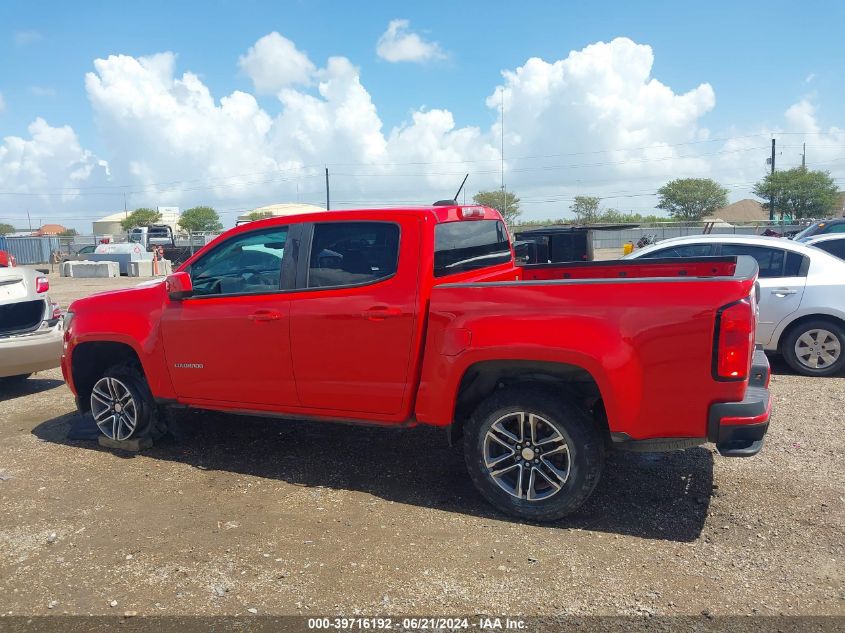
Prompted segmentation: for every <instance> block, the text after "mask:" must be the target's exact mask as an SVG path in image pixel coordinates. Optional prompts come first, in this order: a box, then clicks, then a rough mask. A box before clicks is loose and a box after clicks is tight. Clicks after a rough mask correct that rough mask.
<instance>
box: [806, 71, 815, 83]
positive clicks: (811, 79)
mask: <svg viewBox="0 0 845 633" xmlns="http://www.w3.org/2000/svg"><path fill="white" fill-rule="evenodd" d="M815 78H816V73H810V74H809V75H807V76H806V77H805V78H804V83H810V82H811V81H813V79H815Z"/></svg>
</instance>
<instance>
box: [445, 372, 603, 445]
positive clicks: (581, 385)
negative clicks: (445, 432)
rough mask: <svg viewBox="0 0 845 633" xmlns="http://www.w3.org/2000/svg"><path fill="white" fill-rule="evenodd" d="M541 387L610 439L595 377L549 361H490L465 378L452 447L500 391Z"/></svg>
mask: <svg viewBox="0 0 845 633" xmlns="http://www.w3.org/2000/svg"><path fill="white" fill-rule="evenodd" d="M519 385H525V386H526V387H528V386H539V387H542V388H544V389H545V390H546V391H548V392H550V393H552V394H553V395H555V396H557V397H563V398H564V399H566V400H567V402H569V403H570V404H572V405H574V406H576V407H578V408H579V409H581V410H582V411H584V412H585V413H586V414H587V415H589V416H590V418H591V419H592V420H593V421H594V422H595V424H596V426H597V428H598V429H599V431H600V432H601V433H603V434H604V435H605V436H606V437H607V438H609V430H608V424H607V414H606V412H605V409H604V403H603V401H602V396H601V391H600V389H599V386H598V383H597V382H596V380H595V378H593V376H592V374H591V373H590V372H589V371H587V370H586V369H584V368H583V367H579V366H577V365H571V364H568V363H554V362H545V361H522V360H508V361H487V362H482V363H476V364H475V365H472V366H470V367H469V368H468V369H467V370H466V371H465V372H464V375H463V377H462V378H461V383H460V385H459V387H458V395H457V398H456V400H455V411H454V413H453V417H452V424H451V426H450V427H449V439H450V442H451V443H455V441H456V440H457V439H458V438H459V437H461V435H462V434H463V426H464V423H465V422H466V420H468V419H469V417H470V416H471V415H472V413H473V411H475V409H476V408H478V406H479V405H480V404H481V402H482V401H483V400H485V399H487V398H488V397H490V396H491V395H492V394H493V393H495V392H496V391H498V390H499V389H504V388H506V387H513V386H519Z"/></svg>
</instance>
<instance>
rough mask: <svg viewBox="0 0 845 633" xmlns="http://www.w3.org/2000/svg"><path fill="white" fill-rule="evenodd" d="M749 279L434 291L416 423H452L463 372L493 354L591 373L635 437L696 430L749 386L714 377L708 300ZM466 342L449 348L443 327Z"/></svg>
mask: <svg viewBox="0 0 845 633" xmlns="http://www.w3.org/2000/svg"><path fill="white" fill-rule="evenodd" d="M752 289H753V279H752V280H739V279H727V280H719V281H717V280H713V279H709V280H707V279H701V280H690V279H671V280H666V279H664V280H630V281H619V280H593V281H574V280H573V281H552V282H548V281H547V282H519V283H512V282H511V283H508V282H504V283H483V284H474V285H443V286H437V287H435V288H434V289H433V290H432V294H431V303H430V314H429V331H428V337H427V340H426V348H425V354H424V364H423V370H422V377H421V383H420V389H419V396H418V400H417V404H416V416H417V419H418V420H419V421H420V422H424V423H428V424H435V425H446V424H449V423H451V421H452V417H453V412H454V406H455V399H456V394H457V391H458V387H459V385H460V381H461V378H462V377H463V375H464V373H465V372H466V371H467V369H468V368H469V367H470V366H472V365H473V364H475V363H479V362H484V361H492V360H529V361H530V360H533V361H546V362H561V363H567V364H572V365H576V366H578V367H581V368H583V369H585V370H587V371H588V372H589V373H590V374H591V375H592V376H593V378H594V379H595V381H596V383H597V384H598V386H599V389H600V391H601V394H602V398H603V400H604V405H605V408H606V410H607V415H608V420H609V425H610V429H611V431H613V432H624V433H627V434H628V435H629V436H631V437H632V438H634V439H646V438H653V437H704V436H705V435H706V422H707V411H708V408H709V406H710V404H712V403H713V402H719V401H733V400H739V399H741V398H742V396H743V395H744V392H745V388H746V384H745V383H744V382H741V383H736V382H734V383H728V382H718V381H716V380H714V379H713V377H712V375H711V363H712V357H713V338H714V324H715V314H716V310H717V309H718V308H719V307H720V306H723V305H725V304H728V303H731V302H733V301H736V300H738V299H740V298H742V297H745V296H747V295H748V294H749V293H750V292H751V291H752ZM459 328H463V329H465V330H468V331H469V332H470V333H471V334H470V338H471V342H470V344H469V346H468V348H467V349H465V350H464V351H462V352H460V353H457V354H454V355H449V354H453V353H454V350H452V349H449V347H450V341H451V340H453V339H454V337H453V336H452V334H451V333H450V331H453V330H455V329H459Z"/></svg>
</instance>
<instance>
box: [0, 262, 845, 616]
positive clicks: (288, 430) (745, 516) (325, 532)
mask: <svg viewBox="0 0 845 633" xmlns="http://www.w3.org/2000/svg"><path fill="white" fill-rule="evenodd" d="M51 283H52V284H53V290H52V295H53V297H54V298H55V299H57V300H58V301H59V302H60V303H61V304H62V305H63V306H66V305H67V304H68V302H69V300H70V299H72V298H73V297H75V296H81V295H84V294H87V293H90V292H93V291H95V290H98V289H102V288H105V287H125V286H128V285H133V284H134V283H137V280H127V279H116V280H63V279H58V278H55V277H53V276H51ZM776 370H777V374H776V375H775V376H774V378H773V380H772V393H773V394H774V398H775V413H774V418H773V420H772V426H771V430H770V433H769V436H768V441H767V444H766V447H765V448H764V450H763V452H762V453H761V454H760V455H758V456H756V457H754V458H751V459H744V460H743V459H725V458H721V457H719V456H717V455H715V454H714V453H713V452H712V451H711V449H710V447H703V448H695V449H691V450H688V451H686V452H680V453H671V454H654V455H653V454H632V453H616V454H612V455H611V456H610V458H609V460H608V465H607V469H606V471H605V476H604V478H603V479H602V482H601V483H600V484H599V487H598V489H597V491H596V493H595V495H594V496H593V498H592V499H591V500H590V501H589V502H588V504H587V505H586V506H585V507H584V508H583V509H582V510H581V511H580V512H579V513H578V514H577V515H576V516H574V517H572V518H570V519H567V520H565V521H562V522H560V523H557V524H553V525H531V524H526V523H520V522H515V521H512V520H509V519H508V518H506V517H503V516H501V515H499V514H497V513H496V512H494V511H492V510H491V509H490V508H489V507H488V506H487V505H486V504H485V503H484V502H483V501H482V500H481V499H480V498H479V496H478V495H477V494H476V493H475V491H474V489H473V487H472V484H471V483H470V481H469V480H468V478H467V476H466V474H465V472H464V467H463V464H462V461H461V459H462V458H461V456H460V455H459V454H457V453H456V452H455V451H453V450H451V449H449V448H448V447H447V446H446V443H445V438H444V437H443V434H442V432H438V431H434V430H431V429H426V428H419V429H413V430H406V431H397V430H384V429H374V428H355V427H345V426H339V425H331V424H325V425H315V424H306V423H298V422H282V421H271V420H266V419H258V418H248V417H238V416H229V415H220V414H200V413H196V414H188V415H185V416H184V417H183V418H182V423H181V425H180V426H179V427H178V428H177V429H176V431H177V436H178V439H173V440H170V441H168V442H165V443H161V444H159V445H157V446H156V447H154V448H153V449H152V450H150V451H149V452H146V453H143V454H141V455H137V456H131V455H128V454H117V453H114V452H111V451H109V450H105V449H101V448H100V447H99V446H98V445H97V443H96V442H93V441H70V440H68V439H67V433H68V430H69V428H70V425H71V423H72V421H73V419H74V415H75V414H74V412H73V411H74V408H73V401H72V398H71V394H70V391H69V390H68V389H67V387H66V386H65V385H64V383H63V382H62V380H61V374H60V372H59V371H58V370H53V371H49V372H44V373H42V374H39V375H37V376H36V377H34V378H32V379H30V380H29V381H28V382H27V383H26V385H25V386H24V387H21V388H18V389H16V390H14V391H10V390H8V389H7V390H6V391H5V392H2V393H0V507H2V512H0V612H2V613H9V614H48V613H49V614H55V613H74V614H89V613H90V614H117V613H120V614H122V613H124V612H127V611H131V612H137V613H138V614H157V615H162V614H186V613H198V614H237V613H244V614H247V613H254V612H257V613H259V614H264V613H272V614H306V615H316V614H343V615H349V616H351V615H354V614H362V613H363V614H376V613H391V614H433V613H436V614H442V615H451V614H456V613H462V614H473V613H495V614H535V615H536V614H552V613H555V614H563V613H577V614H700V613H701V612H703V611H706V612H708V613H712V614H754V613H758V614H764V615H766V614H779V613H782V614H788V615H793V614H838V615H845V590H844V589H843V586H844V583H843V581H845V574H843V569H845V565H843V560H845V538H844V537H845V527H844V526H845V459H843V453H845V439H843V437H844V435H845V434H843V427H844V426H845V413H844V412H845V378H842V377H840V378H831V379H811V378H803V377H799V376H795V375H790V374H789V373H788V372H787V370H786V369H784V368H783V367H782V366H781V365H780V364H777V365H776ZM110 605H114V606H110ZM250 609H254V610H255V611H249V610H250Z"/></svg>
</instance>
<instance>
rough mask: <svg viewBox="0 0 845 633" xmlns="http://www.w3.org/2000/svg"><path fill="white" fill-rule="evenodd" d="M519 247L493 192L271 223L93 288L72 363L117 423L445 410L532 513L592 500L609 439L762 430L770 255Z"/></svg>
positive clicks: (116, 434) (139, 431) (390, 419)
mask: <svg viewBox="0 0 845 633" xmlns="http://www.w3.org/2000/svg"><path fill="white" fill-rule="evenodd" d="M515 261H516V260H515V258H514V252H513V248H512V246H511V243H510V239H509V236H508V231H507V229H506V228H505V225H504V223H503V222H502V219H501V217H500V215H499V214H498V213H497V212H496V211H495V210H493V209H489V208H486V207H480V206H459V205H457V204H454V205H449V206H436V205H435V206H433V207H425V208H413V209H389V210H387V209H380V210H360V211H336V212H331V213H326V212H323V213H319V214H303V215H297V216H288V217H283V218H272V219H266V220H260V221H257V222H251V223H249V224H245V225H242V226H239V227H236V228H234V229H232V230H230V231H228V232H227V233H225V234H223V235H221V236H220V237H219V238H217V239H216V240H215V241H213V242H212V243H210V244H208V245H207V246H206V247H205V248H203V249H202V250H200V251H199V252H197V253H196V254H195V255H194V256H193V257H191V258H190V259H189V260H188V261H186V262H185V263H184V264H183V265H182V266H181V267H180V268H179V269H178V271H177V272H175V273H173V274H172V275H171V276H169V277H168V278H167V280H166V281H153V282H148V283H145V284H142V285H141V286H139V287H136V288H133V289H129V290H118V291H114V292H107V293H103V294H98V295H94V296H91V297H87V298H85V299H81V300H78V301H75V302H74V303H73V304H72V305H71V306H70V310H69V312H68V316H67V320H66V328H65V335H64V352H63V356H62V370H63V372H64V376H65V379H66V380H67V382H68V384H69V385H70V388H71V389H72V390H73V392H74V394H75V395H76V398H77V405H78V407H79V410H80V412H82V413H88V412H90V413H91V415H92V416H93V419H94V421H95V422H96V423H97V425H98V426H99V428H100V430H101V431H102V432H103V433H104V434H105V435H106V436H108V437H109V438H112V439H117V440H127V439H130V438H133V437H143V436H146V435H150V434H154V433H156V432H157V431H160V430H161V423H162V420H163V419H164V418H165V416H164V415H163V409H164V408H167V407H170V408H173V407H196V408H202V409H212V410H218V411H230V412H238V413H249V414H256V415H264V416H271V417H276V418H298V419H303V418H304V419H313V420H318V421H319V420H323V421H341V422H352V423H360V424H380V425H392V426H413V425H416V424H428V425H434V426H441V427H445V428H447V429H448V431H449V436H450V438H451V439H452V440H453V441H456V440H458V438H461V437H462V438H463V440H462V441H463V445H464V452H465V456H466V463H467V467H468V470H469V473H470V475H471V477H472V479H473V481H474V482H475V484H476V486H477V487H478V489H479V490H480V492H481V493H482V494H483V495H484V497H485V498H487V499H488V500H489V501H490V502H491V503H492V504H493V505H494V506H496V507H497V508H499V509H500V510H502V511H504V512H507V513H510V514H513V515H516V516H519V517H522V518H526V519H531V520H553V519H557V518H559V517H562V516H564V515H566V514H568V513H570V512H572V511H574V510H575V509H576V508H578V507H579V506H580V505H581V504H582V503H583V502H584V500H585V499H586V498H587V497H588V496H589V495H590V493H591V492H592V491H593V489H594V488H595V486H596V483H597V482H598V480H599V476H600V473H601V470H602V467H603V463H604V451H605V450H606V448H608V447H610V448H618V449H631V450H648V451H655V450H676V449H682V448H686V447H689V446H693V445H697V444H701V443H704V442H707V441H710V442H714V443H715V444H716V446H717V448H718V450H719V452H720V453H721V454H722V455H727V456H749V455H753V454H756V453H757V452H758V451H759V450H760V448H761V446H762V442H763V436H764V434H765V433H766V430H767V427H768V420H769V415H770V399H769V392H768V381H769V367H768V362H767V361H766V358H765V356H764V355H763V354H762V353H755V349H754V329H755V322H756V297H755V281H756V276H757V265H756V263H755V262H754V260H753V259H751V258H743V257H740V258H735V257H722V258H713V257H711V258H701V259H698V260H692V259H683V260H647V261H646V260H631V261H610V262H584V263H574V264H563V265H561V264H537V265H530V266H518V265H516V263H515ZM350 459H354V457H350Z"/></svg>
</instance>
